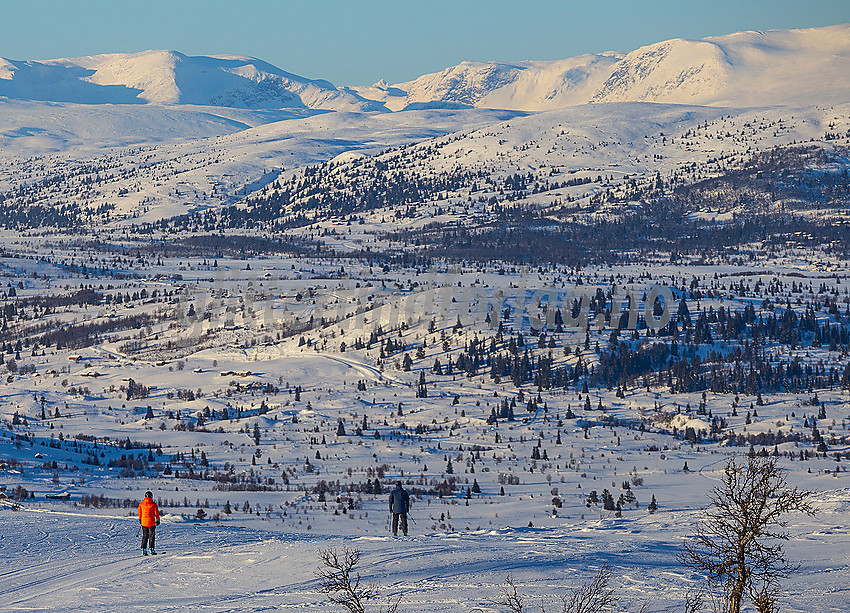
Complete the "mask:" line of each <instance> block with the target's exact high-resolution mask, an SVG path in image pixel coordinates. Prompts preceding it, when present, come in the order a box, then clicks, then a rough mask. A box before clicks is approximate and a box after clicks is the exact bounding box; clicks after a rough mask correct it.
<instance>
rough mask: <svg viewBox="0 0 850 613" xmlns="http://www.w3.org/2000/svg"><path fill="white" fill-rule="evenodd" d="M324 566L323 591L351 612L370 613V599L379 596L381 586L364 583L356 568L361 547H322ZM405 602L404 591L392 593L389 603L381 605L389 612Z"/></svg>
mask: <svg viewBox="0 0 850 613" xmlns="http://www.w3.org/2000/svg"><path fill="white" fill-rule="evenodd" d="M319 560H320V561H321V562H322V568H320V569H319V570H318V571H316V576H317V577H318V578H319V589H318V592H319V593H320V594H327V596H328V600H329V601H330V602H332V603H333V604H337V605H340V606H342V607H345V609H346V610H347V611H348V612H349V613H366V603H367V602H368V601H370V600H374V599H375V598H377V597H378V593H379V591H380V588H379V587H378V586H377V585H376V584H374V583H369V584H368V585H362V584H361V582H360V574H359V573H356V574H355V572H354V568H355V567H356V566H357V564H358V562H360V550H358V549H349V548H348V547H343V548H342V552H337V551H336V550H335V549H322V550H320V551H319ZM400 602H401V594H399V595H398V596H397V597H395V598H393V597H390V598H389V599H388V600H387V604H386V607H385V608H383V609H380V608H379V611H384V612H385V613H396V611H398V605H399V603H400Z"/></svg>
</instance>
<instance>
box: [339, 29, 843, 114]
mask: <svg viewBox="0 0 850 613" xmlns="http://www.w3.org/2000/svg"><path fill="white" fill-rule="evenodd" d="M349 89H350V90H351V91H356V92H358V93H360V94H361V95H363V96H364V97H367V98H372V99H374V100H376V101H380V102H382V103H384V104H385V105H386V106H387V107H388V108H390V109H392V110H398V109H401V108H407V107H408V106H409V105H411V104H419V105H422V104H434V103H438V102H447V103H463V104H467V105H472V106H478V107H490V108H505V109H516V110H525V111H545V110H551V109H555V108H563V107H567V106H572V105H576V104H585V103H590V102H640V101H643V102H662V103H674V104H697V105H715V106H741V107H744V106H769V105H782V104H798V105H804V104H814V103H822V102H829V101H833V102H840V101H846V100H850V25H835V26H827V27H822V28H808V29H799V30H764V31H762V30H755V31H748V32H736V33H734V34H728V35H724V36H717V37H708V38H704V39H699V40H690V39H685V38H673V39H670V40H666V41H661V42H657V43H654V44H651V45H646V46H643V47H641V48H639V49H636V50H634V51H631V52H630V53H625V54H623V53H617V52H607V53H601V54H585V55H580V56H576V57H572V58H567V59H564V60H554V61H537V62H535V61H523V62H476V61H469V60H465V61H463V62H460V63H459V64H457V65H455V66H450V67H448V68H446V69H444V70H442V71H439V72H435V73H431V74H427V75H422V76H421V77H419V78H417V79H414V80H413V81H408V82H406V83H399V84H397V85H394V86H385V87H381V88H349ZM388 91H393V92H394V93H393V94H392V95H388V94H386V92H388Z"/></svg>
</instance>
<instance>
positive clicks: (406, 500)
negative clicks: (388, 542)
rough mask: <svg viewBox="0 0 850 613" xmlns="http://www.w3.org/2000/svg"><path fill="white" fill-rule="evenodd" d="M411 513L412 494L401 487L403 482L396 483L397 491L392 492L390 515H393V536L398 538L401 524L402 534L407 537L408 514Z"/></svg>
mask: <svg viewBox="0 0 850 613" xmlns="http://www.w3.org/2000/svg"><path fill="white" fill-rule="evenodd" d="M408 511H410V494H408V493H407V490H406V489H404V488H403V487H402V486H401V481H396V482H395V489H393V491H392V492H390V513H392V514H393V536H398V524H399V522H401V532H402V534H404V536H407V513H408Z"/></svg>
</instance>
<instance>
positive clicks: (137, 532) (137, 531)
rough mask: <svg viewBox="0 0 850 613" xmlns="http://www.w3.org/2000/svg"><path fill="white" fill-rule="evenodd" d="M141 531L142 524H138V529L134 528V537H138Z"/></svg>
mask: <svg viewBox="0 0 850 613" xmlns="http://www.w3.org/2000/svg"><path fill="white" fill-rule="evenodd" d="M141 533H142V525H141V524H139V529H138V530H136V538H139V535H140V534H141Z"/></svg>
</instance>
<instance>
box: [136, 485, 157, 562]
mask: <svg viewBox="0 0 850 613" xmlns="http://www.w3.org/2000/svg"><path fill="white" fill-rule="evenodd" d="M139 522H140V523H141V524H142V554H143V555H148V553H150V554H151V555H154V556H155V555H156V550H155V549H154V546H155V541H156V527H157V526H158V525H159V507H158V506H156V503H155V502H154V501H153V492H145V499H144V500H142V502H140V503H139ZM148 545H150V549H148Z"/></svg>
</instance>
